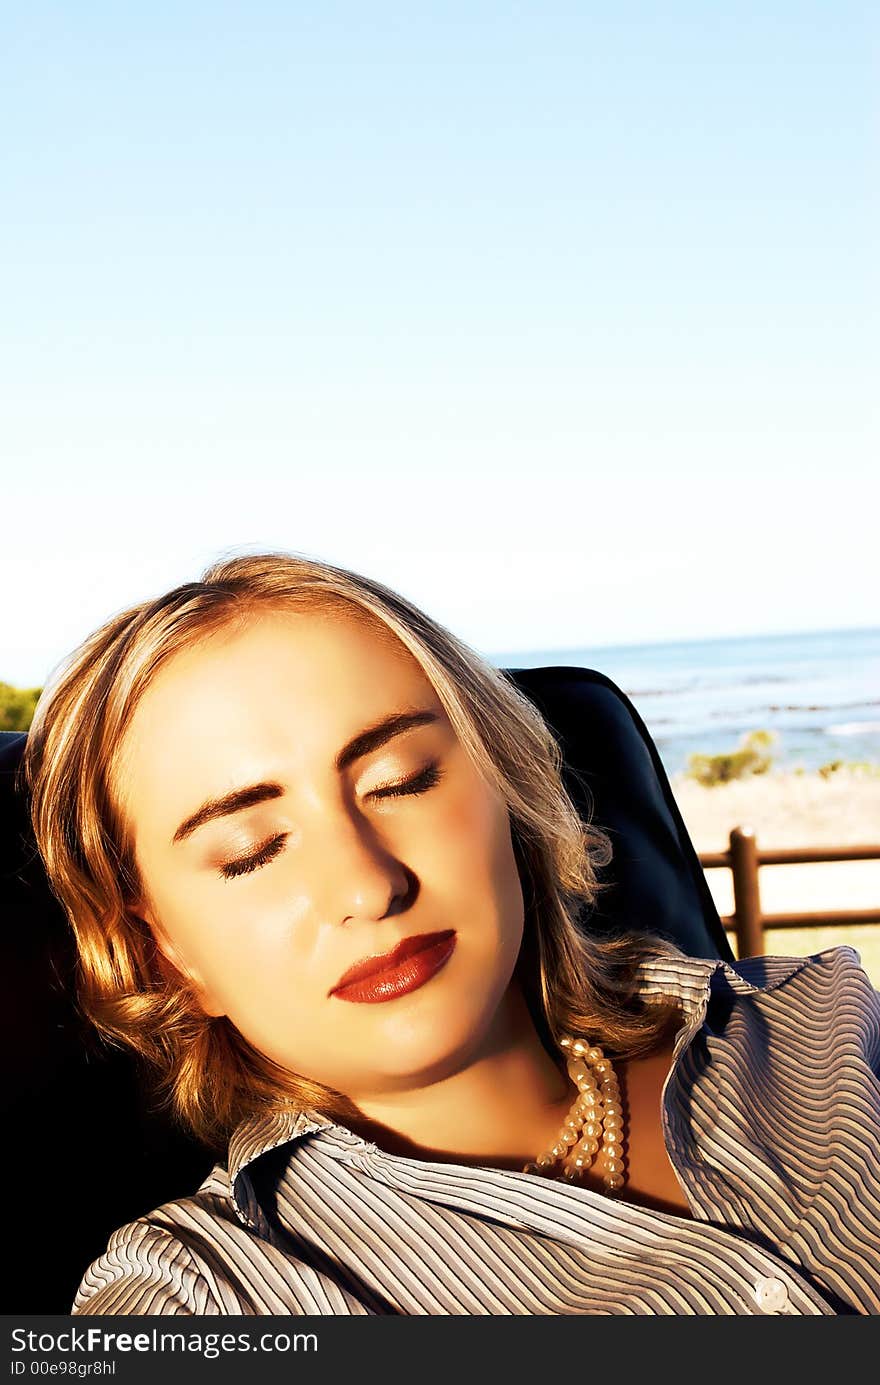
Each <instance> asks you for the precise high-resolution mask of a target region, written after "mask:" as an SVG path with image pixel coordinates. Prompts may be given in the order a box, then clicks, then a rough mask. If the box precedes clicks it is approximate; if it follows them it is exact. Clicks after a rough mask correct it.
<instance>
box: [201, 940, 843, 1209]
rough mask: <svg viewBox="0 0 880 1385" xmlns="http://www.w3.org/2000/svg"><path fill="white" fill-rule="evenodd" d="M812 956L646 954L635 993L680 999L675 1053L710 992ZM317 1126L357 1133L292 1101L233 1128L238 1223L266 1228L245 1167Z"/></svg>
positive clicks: (757, 983) (763, 979)
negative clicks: (730, 957)
mask: <svg viewBox="0 0 880 1385" xmlns="http://www.w3.org/2000/svg"><path fill="white" fill-rule="evenodd" d="M819 955H822V954H819ZM811 960H812V959H811V958H809V957H764V956H761V957H746V958H743V959H742V960H741V961H737V962H735V963H731V962H726V961H723V960H722V959H721V958H710V957H685V956H681V957H678V956H673V957H660V958H649V959H647V960H646V961H643V962H642V963H641V964H640V967H639V973H638V978H639V993H640V995H643V996H649V995H653V996H657V997H663V996H673V997H674V998H676V999H678V1000H679V1001H680V1002H681V1004H682V1011H683V1013H684V1015H685V1017H686V1024H685V1026H684V1027H683V1029H682V1030H681V1031H680V1033H679V1037H678V1040H677V1043H676V1053H678V1051H679V1048H680V1046H681V1043H682V1042H683V1041H684V1039H685V1037H686V1036H687V1035H690V1034H692V1033H693V1032H694V1030H695V1029H697V1028H699V1026H700V1025H701V1024H702V1022H703V1020H704V1018H705V1015H706V1010H707V1007H708V1005H709V1002H710V999H711V997H712V993H713V991H715V990H724V989H728V990H733V991H735V992H737V993H738V994H740V995H743V996H747V995H753V994H755V993H757V992H762V991H771V990H775V989H776V987H777V986H780V985H781V984H782V983H783V981H787V980H788V978H789V977H790V976H793V975H794V974H795V972H798V971H800V970H801V968H802V967H805V966H806V965H807V964H808V963H809V962H810V961H811ZM320 1130H330V1131H334V1130H335V1131H336V1132H338V1133H340V1134H342V1135H344V1136H347V1137H348V1140H355V1141H356V1142H357V1137H355V1136H353V1135H352V1133H351V1131H349V1130H348V1129H347V1127H345V1126H341V1125H340V1124H339V1123H338V1122H336V1121H333V1120H331V1119H330V1118H329V1117H327V1116H325V1115H322V1113H321V1112H320V1111H316V1110H313V1109H312V1108H308V1109H306V1110H301V1109H299V1108H297V1107H296V1106H294V1105H290V1106H282V1107H279V1108H276V1109H275V1110H272V1111H269V1112H263V1113H259V1114H257V1115H254V1116H250V1117H248V1118H246V1119H245V1120H244V1121H242V1122H241V1124H240V1125H238V1126H237V1127H236V1129H235V1131H234V1132H233V1134H232V1137H231V1139H230V1141H229V1152H228V1160H227V1168H228V1172H229V1183H230V1187H231V1190H232V1199H233V1202H234V1204H235V1208H236V1211H237V1212H238V1214H239V1216H240V1217H241V1218H242V1220H243V1221H245V1222H247V1223H248V1224H250V1225H251V1226H254V1227H256V1228H257V1229H258V1230H260V1231H261V1232H264V1231H265V1226H264V1221H265V1218H264V1216H263V1213H262V1211H261V1209H260V1207H259V1204H258V1202H257V1200H256V1198H255V1196H254V1192H253V1188H252V1187H251V1182H250V1179H249V1178H242V1177H241V1174H242V1173H244V1171H245V1169H246V1168H247V1166H248V1165H249V1164H252V1163H254V1161H255V1160H257V1159H259V1158H261V1156H262V1155H264V1154H268V1153H269V1151H270V1150H272V1149H277V1148H278V1147H279V1146H280V1145H283V1144H288V1143H291V1142H292V1141H294V1140H299V1139H301V1138H302V1137H303V1136H305V1135H311V1134H314V1133H315V1132H316V1131H320Z"/></svg>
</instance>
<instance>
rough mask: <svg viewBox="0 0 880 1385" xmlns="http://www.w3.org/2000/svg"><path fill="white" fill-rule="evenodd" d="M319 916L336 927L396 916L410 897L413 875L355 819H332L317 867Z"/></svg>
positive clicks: (346, 817)
mask: <svg viewBox="0 0 880 1385" xmlns="http://www.w3.org/2000/svg"><path fill="white" fill-rule="evenodd" d="M319 873H320V877H321V881H322V884H321V894H322V901H321V902H322V905H324V906H325V907H323V908H322V915H323V917H324V918H328V919H331V920H332V921H334V922H335V923H338V924H340V925H341V924H350V923H352V922H358V921H366V922H375V923H378V922H379V920H380V919H385V918H388V917H390V916H392V915H394V914H398V913H400V912H401V911H402V910H403V909H404V908H406V907H407V902H408V899H409V897H410V896H411V894H412V890H413V885H414V876H413V875H412V873H411V872H410V871H408V870H407V869H406V867H405V866H404V864H403V862H402V861H401V860H400V859H399V858H398V857H397V856H395V855H394V853H393V852H392V851H390V850H389V849H388V848H387V847H386V846H384V845H383V844H382V842H381V841H379V839H378V837H377V835H376V833H375V832H374V831H373V829H372V828H371V827H370V825H369V823H367V822H365V821H364V820H363V819H362V818H358V817H357V816H356V815H353V816H350V815H349V814H347V813H342V814H340V815H339V816H338V817H337V818H335V819H334V823H333V830H332V831H331V832H330V833H329V836H328V839H327V846H326V849H325V850H324V851H323V852H322V853H321V860H320V862H319Z"/></svg>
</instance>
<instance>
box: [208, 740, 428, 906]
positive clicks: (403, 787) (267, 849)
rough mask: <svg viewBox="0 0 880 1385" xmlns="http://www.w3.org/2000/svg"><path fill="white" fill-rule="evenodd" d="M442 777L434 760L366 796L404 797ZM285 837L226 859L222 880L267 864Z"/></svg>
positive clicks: (247, 873)
mask: <svg viewBox="0 0 880 1385" xmlns="http://www.w3.org/2000/svg"><path fill="white" fill-rule="evenodd" d="M442 778H443V771H442V770H441V769H440V766H439V765H438V764H437V762H436V761H434V762H432V763H431V764H430V765H426V766H425V768H424V769H423V770H419V773H418V774H415V775H413V776H412V778H411V779H403V780H401V782H400V783H397V784H383V785H381V786H380V787H379V788H378V789H371V790H370V792H369V793H368V794H367V798H380V799H381V798H404V797H409V796H415V795H417V794H422V793H427V791H428V789H433V788H434V787H435V786H436V785H437V784H439V782H440V780H441V779H442ZM286 839H287V833H284V835H283V836H280V837H273V838H272V839H271V841H268V842H267V843H266V845H265V846H262V847H260V849H259V851H256V852H254V854H253V856H243V857H241V859H240V860H238V861H227V862H226V863H225V865H222V866H221V867H220V874H221V875H222V876H223V878H224V880H234V879H236V877H237V876H239V875H249V874H250V873H251V871H254V870H259V869H260V867H261V866H265V865H268V864H269V862H270V861H271V860H273V859H274V858H275V857H276V856H277V855H278V853H279V852H280V851H281V849H282V847H283V846H284V843H285V841H286Z"/></svg>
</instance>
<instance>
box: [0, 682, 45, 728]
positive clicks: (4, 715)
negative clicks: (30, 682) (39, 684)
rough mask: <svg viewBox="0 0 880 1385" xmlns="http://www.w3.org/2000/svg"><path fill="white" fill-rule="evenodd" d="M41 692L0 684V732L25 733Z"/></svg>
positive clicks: (37, 689)
mask: <svg viewBox="0 0 880 1385" xmlns="http://www.w3.org/2000/svg"><path fill="white" fill-rule="evenodd" d="M42 691H43V689H42V688H14V687H13V686H12V684H11V683H0V731H27V729H28V727H29V726H30V724H31V719H32V717H33V715H34V708H35V707H36V705H37V700H38V698H39V696H40V693H41V692H42Z"/></svg>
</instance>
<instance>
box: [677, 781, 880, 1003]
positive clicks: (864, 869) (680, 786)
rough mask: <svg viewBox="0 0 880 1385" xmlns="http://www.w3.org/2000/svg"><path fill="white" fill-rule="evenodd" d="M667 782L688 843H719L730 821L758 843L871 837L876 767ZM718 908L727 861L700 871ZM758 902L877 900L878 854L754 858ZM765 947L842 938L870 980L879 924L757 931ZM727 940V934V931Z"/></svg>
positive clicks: (832, 942)
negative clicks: (783, 862)
mask: <svg viewBox="0 0 880 1385" xmlns="http://www.w3.org/2000/svg"><path fill="white" fill-rule="evenodd" d="M671 783H672V790H673V793H674V794H675V797H676V801H677V802H678V805H679V808H680V809H681V813H682V817H683V818H684V820H685V822H686V824H687V826H688V830H689V832H690V834H691V839H692V841H693V843H694V846H695V847H696V849H697V851H700V852H702V851H723V850H725V849H726V848H727V845H728V836H729V833H730V830H731V828H732V827H736V826H743V827H744V826H749V827H751V828H752V829H753V830H754V832H755V834H756V838H757V843H758V847H759V848H761V847H808V846H844V845H860V846H861V845H869V844H878V845H880V770H877V769H875V770H874V771H873V772H866V771H858V770H838V771H837V772H836V773H834V774H832V775H830V776H829V777H828V778H823V777H822V776H821V775H820V774H817V773H803V774H798V773H791V772H789V773H785V772H776V773H769V774H763V775H755V776H752V777H751V778H748V779H740V780H735V781H733V782H732V783H729V784H719V785H717V786H715V787H714V788H708V789H707V788H703V787H702V786H701V785H700V784H697V783H695V782H694V781H693V780H690V779H687V778H685V777H684V776H683V775H675V776H673V777H672V780H671ZM706 877H707V880H708V882H709V887H710V889H711V891H712V896H713V898H714V900H715V903H716V905H717V907H718V910H719V913H721V914H722V915H725V914H730V913H732V912H733V886H732V881H731V875H730V872H729V871H727V870H709V871H707V872H706ZM759 879H760V890H761V904H762V907H763V909H764V911H765V912H766V913H768V914H772V913H777V912H788V911H794V910H799V909H804V910H809V911H810V912H815V911H818V910H821V909H833V910H838V909H876V908H880V860H876V861H845V862H837V861H832V862H818V863H815V864H811V865H796V866H762V867H761V870H760V875H759ZM765 938H766V943H765V951H766V952H768V953H777V954H785V955H787V956H806V955H807V954H809V953H813V952H820V951H821V950H822V949H823V948H826V947H835V946H836V945H837V944H839V943H848V944H850V945H851V946H852V947H854V948H855V949H856V951H857V952H858V953H860V955H861V958H862V965H863V966H864V968H865V970H866V971H867V973H868V975H869V976H870V977H871V979H872V981H873V982H874V985H875V986H877V987H878V988H880V924H858V925H856V926H854V927H849V928H847V927H821V926H820V927H811V928H807V929H788V928H786V929H776V930H773V929H770V928H768V929H767V930H766V934H765ZM731 942H732V943H733V945H734V949H735V941H734V939H733V938H731Z"/></svg>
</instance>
